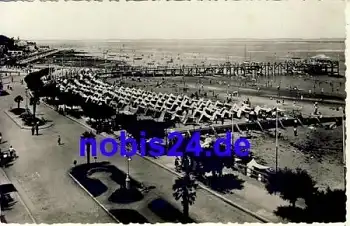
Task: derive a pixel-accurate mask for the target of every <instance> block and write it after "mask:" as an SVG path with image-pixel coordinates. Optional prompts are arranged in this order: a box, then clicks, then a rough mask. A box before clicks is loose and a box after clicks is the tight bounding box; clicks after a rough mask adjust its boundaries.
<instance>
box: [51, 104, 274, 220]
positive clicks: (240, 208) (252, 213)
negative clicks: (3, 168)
mask: <svg viewBox="0 0 350 226" xmlns="http://www.w3.org/2000/svg"><path fill="white" fill-rule="evenodd" d="M45 105H46V106H48V107H50V108H51V109H54V108H53V107H52V106H50V105H48V104H46V103H45ZM64 116H65V117H66V118H68V119H70V120H72V121H74V122H76V123H78V124H80V125H81V126H83V127H85V128H87V129H90V130H93V131H95V130H94V129H93V128H91V127H90V126H89V125H86V124H85V123H82V122H79V121H78V120H76V119H74V118H72V117H70V116H69V115H64ZM101 136H104V135H102V134H101ZM137 155H138V156H141V155H140V154H139V153H137ZM141 157H142V158H144V159H146V160H147V161H149V162H152V163H153V164H155V165H157V166H159V167H161V168H163V169H165V170H167V171H168V172H170V173H172V174H175V175H177V176H180V177H181V176H182V175H181V174H180V173H178V172H176V171H174V170H172V169H169V168H168V167H166V166H164V165H162V164H160V163H158V162H156V161H155V160H153V159H151V158H149V157H147V156H141ZM69 175H70V176H71V177H73V176H72V175H71V174H70V173H69ZM73 178H74V177H73ZM73 180H75V181H76V179H75V178H74V179H73ZM76 182H77V181H76ZM77 183H78V184H79V185H80V186H82V185H81V184H80V183H79V182H77ZM197 183H198V185H199V186H200V187H201V188H202V189H204V190H206V191H207V192H209V193H210V194H212V195H214V196H216V197H217V198H219V199H221V200H222V201H224V202H225V203H227V204H229V205H231V206H233V207H236V208H237V209H239V210H241V211H243V212H245V213H247V214H250V215H252V216H253V217H255V218H257V219H259V220H260V221H262V222H263V223H269V222H272V221H271V220H268V219H266V218H264V217H261V216H259V215H257V214H256V213H254V212H252V211H250V210H248V209H246V208H244V207H242V206H240V205H238V204H236V203H234V202H232V201H231V200H229V199H227V198H225V197H223V196H222V195H220V194H218V193H216V192H214V191H212V190H211V189H209V188H207V187H206V186H205V185H203V184H202V183H200V182H199V181H197ZM82 187H83V186H82ZM83 189H84V190H85V191H86V192H88V191H87V190H86V189H85V188H84V187H83ZM88 193H89V192H88ZM89 195H90V196H91V197H92V198H93V199H94V200H95V201H96V202H98V201H97V200H96V199H95V197H93V196H92V195H91V194H90V193H89ZM99 205H102V204H99ZM103 208H104V207H103ZM107 211H108V210H107ZM108 213H109V212H108ZM109 214H110V213H109ZM113 218H115V217H114V216H113ZM118 222H119V221H118Z"/></svg>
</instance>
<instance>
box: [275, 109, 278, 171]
mask: <svg viewBox="0 0 350 226" xmlns="http://www.w3.org/2000/svg"><path fill="white" fill-rule="evenodd" d="M275 135H276V151H275V154H276V166H275V170H276V172H277V170H278V105H277V102H276V134H275Z"/></svg>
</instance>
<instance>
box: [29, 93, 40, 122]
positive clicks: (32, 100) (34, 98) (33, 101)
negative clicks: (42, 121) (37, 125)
mask: <svg viewBox="0 0 350 226" xmlns="http://www.w3.org/2000/svg"><path fill="white" fill-rule="evenodd" d="M29 104H30V105H33V119H35V113H36V106H37V105H39V104H40V97H39V96H38V95H36V94H35V93H34V95H32V97H31V98H30V100H29Z"/></svg>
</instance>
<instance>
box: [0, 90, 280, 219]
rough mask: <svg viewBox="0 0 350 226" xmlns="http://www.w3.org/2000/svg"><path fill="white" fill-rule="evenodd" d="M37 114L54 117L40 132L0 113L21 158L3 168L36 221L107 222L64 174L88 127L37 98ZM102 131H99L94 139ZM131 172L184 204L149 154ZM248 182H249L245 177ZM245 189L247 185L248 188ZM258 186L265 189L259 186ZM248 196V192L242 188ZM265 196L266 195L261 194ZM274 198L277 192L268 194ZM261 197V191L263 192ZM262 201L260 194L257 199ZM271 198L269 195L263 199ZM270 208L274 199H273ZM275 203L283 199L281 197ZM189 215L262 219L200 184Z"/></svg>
mask: <svg viewBox="0 0 350 226" xmlns="http://www.w3.org/2000/svg"><path fill="white" fill-rule="evenodd" d="M18 94H22V95H23V94H24V87H21V86H19V85H15V86H14V93H12V94H11V96H5V97H2V98H4V99H5V101H2V102H1V106H0V107H1V109H6V107H8V106H9V105H10V103H11V101H13V98H14V96H15V95H18ZM38 112H39V114H43V116H44V117H45V118H47V119H49V120H52V121H53V123H54V126H53V127H51V128H48V129H46V130H42V131H39V133H40V134H41V135H40V136H34V137H32V135H31V132H30V131H29V130H20V129H19V128H18V127H17V126H16V125H15V124H14V123H13V122H12V121H11V119H9V118H8V116H6V115H5V114H4V113H3V112H1V113H0V123H1V128H0V129H1V131H3V136H4V138H5V139H7V140H8V142H9V143H8V145H9V144H13V145H14V148H15V149H16V150H17V152H18V155H19V156H20V158H19V159H18V160H17V162H16V163H15V164H14V165H13V166H11V167H10V168H7V169H6V170H5V172H6V173H7V175H8V176H9V178H10V180H14V181H18V184H20V185H21V187H23V191H24V192H25V195H24V196H25V197H27V199H26V200H27V202H26V203H27V205H28V206H29V209H30V210H31V212H32V213H33V216H34V217H35V218H36V220H37V222H39V223H41V222H42V223H55V222H81V223H93V222H100V223H107V222H111V218H109V217H108V216H107V214H106V213H104V212H103V211H102V209H101V208H99V207H98V206H97V205H96V204H95V203H94V202H93V201H92V199H90V198H89V197H88V196H87V195H86V194H84V191H83V190H82V189H80V188H79V187H78V186H77V185H76V184H75V183H74V182H73V181H72V180H71V179H70V178H69V176H68V170H69V168H70V167H71V166H72V163H73V161H74V160H77V161H78V164H81V163H85V161H86V160H85V159H82V158H81V157H80V156H79V146H78V145H79V142H78V139H79V137H80V135H81V134H82V133H83V132H84V131H85V130H86V128H84V127H82V126H81V125H79V124H77V123H75V122H72V121H71V120H69V119H67V118H66V117H64V116H62V115H59V114H58V113H57V112H55V111H53V110H52V109H51V108H48V107H46V106H45V105H43V104H41V105H40V106H38ZM58 134H60V135H61V138H62V142H63V143H64V145H62V146H57V143H56V139H57V136H58ZM101 138H102V137H101V136H98V137H97V140H98V142H100V140H101ZM103 160H108V161H110V162H111V163H112V164H113V165H115V166H117V167H118V168H120V169H121V170H123V171H124V172H125V171H126V170H127V165H126V162H125V158H123V157H120V156H115V157H113V158H102V157H99V158H98V161H103ZM130 175H131V176H132V177H133V178H134V179H136V180H139V181H141V182H143V183H145V184H146V185H149V186H155V187H156V189H155V190H154V192H156V193H157V195H158V196H160V197H163V198H164V199H166V200H167V201H169V202H170V203H171V204H172V205H174V206H175V207H177V208H178V209H182V207H181V204H180V202H177V201H175V200H174V198H173V196H172V192H173V191H172V184H173V183H174V180H175V179H176V178H177V177H178V175H176V174H174V173H172V172H169V171H168V170H166V169H164V168H162V167H160V166H158V165H156V164H154V163H153V162H150V161H149V160H147V159H144V158H141V157H139V156H135V157H133V159H132V162H131V164H130ZM244 186H245V187H249V186H250V185H249V182H247V181H246V182H245V184H244ZM247 192H249V190H247ZM261 192H264V193H266V195H267V192H266V191H265V190H262V189H261ZM246 196H247V197H249V193H247V194H246ZM265 197H267V196H265ZM269 197H271V198H272V199H276V198H277V199H278V200H279V198H278V197H277V196H269ZM230 199H231V200H232V202H234V203H237V204H239V205H240V204H245V206H244V207H245V208H247V209H249V210H251V211H252V213H258V214H259V215H260V216H261V217H264V218H268V219H269V220H271V221H279V220H278V218H277V217H276V216H274V215H273V214H272V212H271V211H270V210H266V209H265V208H263V207H261V206H260V203H250V202H249V201H247V200H245V199H244V197H238V196H235V194H234V193H233V194H232V196H231V197H230ZM262 199H264V196H262ZM259 201H260V202H262V200H259ZM264 202H266V203H271V201H270V199H268V200H265V201H264ZM273 203H274V204H273V207H272V208H271V209H273V208H275V207H277V206H276V201H274V202H273ZM277 204H280V205H284V204H286V203H285V202H284V201H282V200H280V201H278V202H277ZM190 216H191V217H192V218H194V219H196V220H199V221H200V222H224V223H226V222H239V223H243V222H260V220H258V219H257V218H256V217H253V215H251V214H248V213H245V212H244V211H242V210H240V209H238V208H236V207H234V206H232V205H229V204H228V203H227V202H224V201H223V200H222V199H221V198H219V197H218V196H216V195H214V194H212V193H210V192H208V191H207V190H205V189H203V188H199V189H198V190H197V199H196V201H195V204H194V205H193V206H191V207H190Z"/></svg>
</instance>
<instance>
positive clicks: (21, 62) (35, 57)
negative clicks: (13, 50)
mask: <svg viewBox="0 0 350 226" xmlns="http://www.w3.org/2000/svg"><path fill="white" fill-rule="evenodd" d="M59 51H60V50H57V49H51V50H48V51H45V52H42V53H37V54H35V55H33V56H30V57H28V58H26V59H22V60H19V61H18V62H17V64H19V65H25V64H29V63H32V62H34V61H37V60H40V59H41V58H44V57H48V56H51V55H53V54H56V53H58V52H59Z"/></svg>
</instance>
